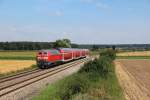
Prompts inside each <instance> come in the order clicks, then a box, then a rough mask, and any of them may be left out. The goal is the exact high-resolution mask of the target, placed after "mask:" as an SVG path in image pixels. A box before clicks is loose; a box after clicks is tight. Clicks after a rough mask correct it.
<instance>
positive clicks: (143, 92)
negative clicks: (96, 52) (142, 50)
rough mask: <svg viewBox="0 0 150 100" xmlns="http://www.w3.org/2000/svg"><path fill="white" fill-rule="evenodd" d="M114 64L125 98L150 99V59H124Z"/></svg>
mask: <svg viewBox="0 0 150 100" xmlns="http://www.w3.org/2000/svg"><path fill="white" fill-rule="evenodd" d="M115 64H116V73H117V76H118V79H119V82H120V85H121V87H122V88H123V89H124V95H125V98H126V100H150V92H149V91H150V85H149V84H150V61H149V60H127V59H126V60H117V61H116V62H115Z"/></svg>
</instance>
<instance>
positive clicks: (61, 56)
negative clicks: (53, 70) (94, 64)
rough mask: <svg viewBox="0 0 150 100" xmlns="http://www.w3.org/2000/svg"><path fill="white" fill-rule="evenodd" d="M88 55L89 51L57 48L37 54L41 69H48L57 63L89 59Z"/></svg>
mask: <svg viewBox="0 0 150 100" xmlns="http://www.w3.org/2000/svg"><path fill="white" fill-rule="evenodd" d="M88 54H89V50H88V49H73V48H57V49H50V50H40V51H39V52H38V53H37V57H36V60H37V65H38V67H39V68H48V67H49V66H51V65H54V64H57V63H63V62H67V61H71V60H75V59H79V58H84V57H87V56H88Z"/></svg>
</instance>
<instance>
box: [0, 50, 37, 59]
mask: <svg viewBox="0 0 150 100" xmlns="http://www.w3.org/2000/svg"><path fill="white" fill-rule="evenodd" d="M35 56H36V51H15V52H14V51H0V59H1V60H6V59H7V60H34V59H35Z"/></svg>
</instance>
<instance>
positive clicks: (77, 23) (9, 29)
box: [0, 0, 150, 44]
mask: <svg viewBox="0 0 150 100" xmlns="http://www.w3.org/2000/svg"><path fill="white" fill-rule="evenodd" d="M149 11H150V1H149V0H121V1H120V0H111V1H110V0H74V1H73V0H25V1H20V0H12V1H10V0H0V16H1V18H0V22H1V23H0V41H1V42H7V41H8V42H11V41H35V42H42V41H43V42H53V41H55V40H57V39H62V38H68V39H70V40H71V41H72V43H77V44H150V39H149V37H150V12H149Z"/></svg>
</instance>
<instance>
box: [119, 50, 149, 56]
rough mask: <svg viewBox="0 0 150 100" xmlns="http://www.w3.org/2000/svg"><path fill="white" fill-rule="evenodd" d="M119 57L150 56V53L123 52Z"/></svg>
mask: <svg viewBox="0 0 150 100" xmlns="http://www.w3.org/2000/svg"><path fill="white" fill-rule="evenodd" d="M117 56H150V51H137V52H121V53H117Z"/></svg>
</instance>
